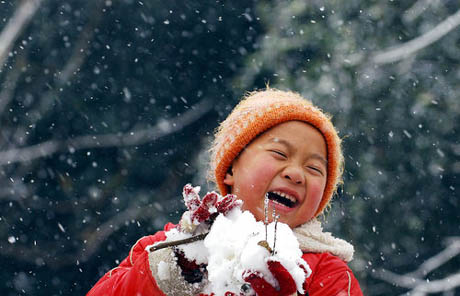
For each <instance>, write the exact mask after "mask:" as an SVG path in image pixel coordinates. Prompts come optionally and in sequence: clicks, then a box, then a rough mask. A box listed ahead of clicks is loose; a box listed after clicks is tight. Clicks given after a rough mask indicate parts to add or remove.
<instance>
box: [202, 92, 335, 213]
mask: <svg viewBox="0 0 460 296" xmlns="http://www.w3.org/2000/svg"><path fill="white" fill-rule="evenodd" d="M290 120H299V121H303V122H306V123H309V124H311V125H312V126H314V127H316V128H317V129H318V130H319V131H320V132H321V133H322V134H323V136H324V139H325V141H326V145H327V181H326V188H325V189H324V194H323V198H322V200H321V203H320V204H319V207H318V210H317V211H316V213H315V217H316V216H317V215H319V214H321V213H322V212H323V210H324V208H325V207H326V206H327V205H328V204H329V201H330V200H331V198H332V195H333V194H334V193H335V191H336V188H337V184H338V183H339V182H340V181H341V177H342V169H343V154H342V149H341V140H340V138H339V136H338V135H337V131H336V130H335V128H334V126H333V125H332V122H331V120H330V117H329V116H328V115H326V114H325V113H323V112H322V111H321V110H320V109H319V108H317V107H315V106H313V104H312V103H311V102H310V101H308V100H306V99H304V98H303V97H302V96H300V95H299V94H297V93H293V92H286V91H281V90H276V89H272V88H267V89H266V90H263V91H255V92H251V93H249V94H248V95H247V96H245V98H243V100H242V101H241V102H240V103H239V104H238V105H237V106H236V107H235V108H234V109H233V111H232V113H230V115H229V116H228V117H227V119H225V120H224V121H223V122H222V123H221V124H220V126H219V127H218V129H217V132H216V134H215V139H214V142H213V143H212V146H211V167H210V172H209V176H210V178H211V180H212V181H214V182H215V183H216V184H217V186H218V187H219V190H220V193H221V194H222V195H226V194H228V193H229V188H228V186H227V185H225V184H224V178H225V175H226V173H227V171H228V169H229V167H230V166H231V165H232V162H233V160H234V159H235V158H236V157H237V156H238V155H239V154H240V152H241V151H242V150H243V149H244V148H245V147H246V146H247V145H248V144H249V143H250V142H251V141H252V140H253V139H254V138H256V137H257V136H258V135H260V134H262V133H263V132H265V131H267V130H268V129H270V128H272V127H274V126H275V125H278V124H280V123H283V122H286V121H290Z"/></svg>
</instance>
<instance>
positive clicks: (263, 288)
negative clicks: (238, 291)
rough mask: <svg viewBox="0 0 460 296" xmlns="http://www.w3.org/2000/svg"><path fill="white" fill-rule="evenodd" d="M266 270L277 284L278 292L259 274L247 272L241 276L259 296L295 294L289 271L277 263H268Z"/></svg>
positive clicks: (295, 289) (294, 285) (295, 287)
mask: <svg viewBox="0 0 460 296" xmlns="http://www.w3.org/2000/svg"><path fill="white" fill-rule="evenodd" d="M267 264H268V269H269V270H270V272H271V273H272V274H273V276H274V277H275V279H276V280H277V281H278V283H279V286H280V287H279V290H277V289H275V288H274V287H273V286H272V285H270V284H269V283H268V282H267V281H266V280H265V279H264V278H263V275H262V274H261V273H260V272H257V271H249V272H245V273H244V274H243V278H244V280H245V281H246V282H248V283H250V284H251V287H252V288H253V289H254V291H256V293H257V295H259V296H262V295H263V296H289V295H292V294H294V293H295V292H297V286H296V283H295V281H294V279H293V278H292V276H291V274H290V273H289V271H287V270H286V268H284V267H283V265H281V263H280V262H278V261H268V262H267Z"/></svg>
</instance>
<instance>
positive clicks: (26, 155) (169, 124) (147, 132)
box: [0, 99, 213, 165]
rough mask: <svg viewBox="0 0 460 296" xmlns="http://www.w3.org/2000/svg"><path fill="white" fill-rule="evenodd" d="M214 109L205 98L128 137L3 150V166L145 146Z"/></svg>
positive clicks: (89, 137)
mask: <svg viewBox="0 0 460 296" xmlns="http://www.w3.org/2000/svg"><path fill="white" fill-rule="evenodd" d="M212 107H213V105H212V104H211V102H210V101H209V100H207V99H205V100H203V101H201V102H199V103H198V104H196V105H194V106H192V107H191V108H190V109H189V110H188V111H186V112H185V113H183V114H181V115H179V116H176V117H175V118H173V119H170V120H160V121H159V122H158V123H157V124H156V125H155V126H153V127H151V128H145V129H141V130H133V131H130V132H128V133H125V134H123V133H116V134H102V135H85V136H79V137H76V138H73V139H68V140H63V141H59V140H49V141H46V142H42V143H39V144H36V145H32V146H28V147H24V148H14V149H10V150H7V151H1V152H0V165H6V164H12V163H17V162H27V161H31V160H34V159H37V158H41V157H45V156H50V155H52V154H54V153H56V152H59V151H76V150H80V149H91V148H107V147H124V146H133V145H142V144H145V143H148V142H152V141H155V140H157V139H159V138H162V137H164V136H167V135H170V134H173V133H176V132H178V131H180V130H182V129H183V128H185V127H186V126H188V125H190V124H192V123H194V122H196V121H197V120H199V119H200V118H201V117H203V116H204V115H205V114H207V113H208V112H209V111H211V109H212Z"/></svg>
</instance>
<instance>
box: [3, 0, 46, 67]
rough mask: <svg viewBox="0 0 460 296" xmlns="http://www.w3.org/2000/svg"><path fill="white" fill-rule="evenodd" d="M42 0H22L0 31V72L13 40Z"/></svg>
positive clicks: (27, 22)
mask: <svg viewBox="0 0 460 296" xmlns="http://www.w3.org/2000/svg"><path fill="white" fill-rule="evenodd" d="M40 2H42V0H23V1H22V2H21V4H20V5H19V7H18V8H17V9H16V11H15V12H14V14H13V16H12V17H11V18H10V19H9V21H8V23H7V24H6V26H5V28H4V29H3V31H2V32H1V33H0V72H2V69H3V66H4V64H5V61H6V59H7V58H8V55H9V52H10V51H11V49H12V48H13V45H14V42H15V41H16V39H17V38H18V37H19V35H20V34H21V32H22V31H23V30H24V28H25V27H26V26H27V25H28V24H29V22H30V20H31V19H32V17H33V15H34V14H35V12H36V11H37V9H38V7H39V6H40Z"/></svg>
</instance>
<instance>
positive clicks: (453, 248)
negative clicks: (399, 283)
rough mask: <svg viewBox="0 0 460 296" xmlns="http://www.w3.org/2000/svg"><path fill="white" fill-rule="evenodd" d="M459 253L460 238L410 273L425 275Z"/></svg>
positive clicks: (418, 275)
mask: <svg viewBox="0 0 460 296" xmlns="http://www.w3.org/2000/svg"><path fill="white" fill-rule="evenodd" d="M458 254H460V239H457V240H454V241H453V242H452V243H451V244H450V245H448V246H447V248H446V249H444V250H443V251H441V252H440V253H438V254H436V255H435V256H433V257H431V258H429V259H428V260H426V261H425V262H423V264H422V265H420V266H419V268H418V269H417V270H416V271H414V272H412V273H410V275H412V276H415V277H424V276H426V275H427V274H429V273H430V272H431V271H433V270H435V269H436V268H438V267H440V266H441V265H443V264H444V263H446V262H447V261H449V260H450V259H452V258H454V257H455V256H457V255H458Z"/></svg>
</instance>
